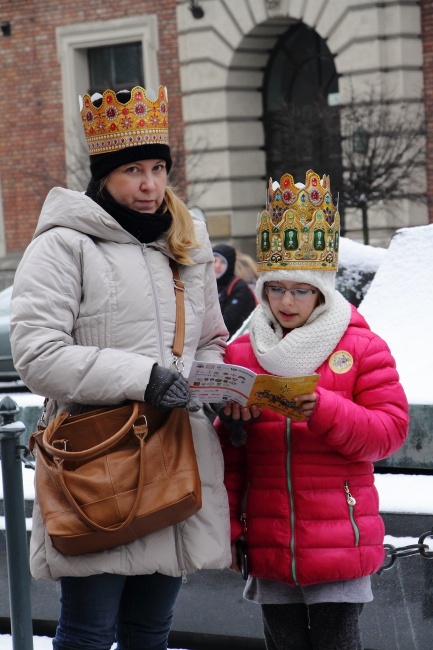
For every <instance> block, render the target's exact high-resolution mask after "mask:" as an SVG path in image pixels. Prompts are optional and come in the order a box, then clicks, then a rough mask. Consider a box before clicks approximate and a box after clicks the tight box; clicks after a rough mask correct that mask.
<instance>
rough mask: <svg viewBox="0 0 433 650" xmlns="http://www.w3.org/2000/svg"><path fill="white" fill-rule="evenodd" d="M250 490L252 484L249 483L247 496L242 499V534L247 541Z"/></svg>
mask: <svg viewBox="0 0 433 650" xmlns="http://www.w3.org/2000/svg"><path fill="white" fill-rule="evenodd" d="M249 489H250V484H249V483H247V489H246V490H245V494H244V496H243V499H242V512H241V517H240V519H241V524H242V532H243V535H244V537H245V540H246V539H247V530H248V526H247V500H248V490H249Z"/></svg>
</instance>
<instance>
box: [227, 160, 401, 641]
mask: <svg viewBox="0 0 433 650" xmlns="http://www.w3.org/2000/svg"><path fill="white" fill-rule="evenodd" d="M324 216H325V217H326V218H325V219H324ZM319 234H320V236H319ZM338 238H339V215H338V211H337V210H335V208H334V206H333V203H332V198H331V194H330V187H329V178H327V177H323V179H320V178H319V176H318V175H317V174H315V173H314V172H312V171H309V172H307V177H306V184H305V186H304V185H303V184H296V185H295V184H294V182H293V178H292V177H291V176H290V175H289V174H285V175H284V176H283V177H282V178H281V182H280V184H279V185H278V183H277V184H276V187H275V186H273V185H271V186H270V188H269V205H268V208H267V210H265V211H264V212H263V213H262V214H261V215H260V219H259V227H258V233H257V242H258V248H257V254H258V258H257V259H258V265H259V271H260V277H259V280H258V282H257V297H258V300H259V306H258V307H257V309H256V310H255V312H254V313H253V316H252V319H251V324H250V333H249V334H245V335H243V336H241V337H239V338H237V339H236V340H234V341H233V342H232V343H231V344H230V345H229V346H228V347H227V350H226V355H225V361H226V362H227V363H229V364H238V365H243V366H246V367H248V368H250V369H251V370H253V371H254V372H256V373H258V374H265V373H268V374H272V375H280V376H282V377H296V376H306V375H311V374H314V373H317V374H318V375H319V381H318V384H317V388H316V390H315V392H314V393H312V394H308V395H295V394H290V395H288V397H289V399H290V400H295V401H296V403H297V404H298V409H299V412H300V417H303V418H304V421H297V420H295V419H292V420H289V419H287V418H286V417H284V416H283V415H280V414H278V413H276V412H274V411H271V410H265V409H263V410H260V409H259V408H258V407H257V406H253V407H252V408H251V409H248V408H243V409H241V408H240V406H239V404H234V403H231V404H228V405H227V406H226V407H225V409H224V411H223V412H222V413H221V416H220V420H217V421H216V427H217V429H218V432H219V434H220V437H221V440H222V444H223V451H224V457H225V480H226V486H227V489H228V493H229V502H230V510H231V520H232V527H231V528H232V530H231V535H232V542H233V566H232V568H234V569H235V570H236V571H239V568H240V567H239V566H238V561H237V558H236V554H235V551H236V542H237V540H241V539H243V538H245V539H246V542H247V548H248V550H247V557H248V564H249V573H250V577H249V579H248V582H247V584H246V588H245V592H244V596H245V598H247V599H248V600H251V601H253V602H256V603H259V604H260V605H261V607H262V615H263V623H264V632H265V640H266V647H267V648H268V650H290V649H293V650H295V649H296V650H360V649H361V648H362V641H361V633H360V627H359V613H360V611H361V609H362V607H363V603H365V602H368V601H370V600H372V598H373V596H372V592H371V585H370V575H371V574H373V573H375V572H376V571H377V570H378V569H379V568H380V566H381V564H382V562H383V559H384V548H383V538H384V526H383V522H382V520H381V518H380V516H379V513H378V495H377V491H376V488H375V487H374V477H373V464H372V463H373V462H374V461H376V460H379V459H381V458H385V457H387V456H390V455H391V454H392V453H394V452H395V451H396V450H397V449H398V448H399V447H400V446H401V445H402V444H403V442H404V440H405V438H406V435H407V431H408V404H407V401H406V397H405V394H404V391H403V388H402V386H401V385H400V383H399V380H398V374H397V371H396V368H395V361H394V359H393V357H392V356H391V353H390V351H389V348H388V346H387V345H386V343H385V342H384V341H383V340H382V339H380V338H379V337H378V336H377V335H376V334H374V333H373V332H372V331H371V330H370V328H369V326H368V324H367V323H366V321H365V320H364V318H363V317H362V316H361V315H360V314H359V313H358V312H357V310H356V309H355V307H353V306H351V305H350V304H349V303H348V302H347V301H346V300H345V299H344V298H343V296H342V295H341V294H339V293H338V292H337V291H336V290H335V276H336V273H335V271H336V269H337V261H338V260H337V258H338ZM323 241H326V248H325V249H324V248H323Z"/></svg>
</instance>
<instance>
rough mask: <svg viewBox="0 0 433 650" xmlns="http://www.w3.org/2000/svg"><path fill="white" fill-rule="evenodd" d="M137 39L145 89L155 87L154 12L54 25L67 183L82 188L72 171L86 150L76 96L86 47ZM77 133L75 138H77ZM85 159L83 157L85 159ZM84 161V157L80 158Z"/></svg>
mask: <svg viewBox="0 0 433 650" xmlns="http://www.w3.org/2000/svg"><path fill="white" fill-rule="evenodd" d="M134 41H135V42H137V41H140V42H141V47H142V54H143V72H144V79H145V85H146V87H147V88H154V89H155V90H156V89H157V88H158V86H159V70H158V58H157V55H158V50H159V37H158V18H157V15H156V14H146V15H140V16H132V17H131V16H130V17H127V18H118V19H114V20H105V21H98V22H90V23H88V22H86V23H75V24H72V25H63V26H61V27H57V28H56V44H57V55H58V60H59V63H60V66H61V79H62V97H63V120H64V122H63V123H64V137H65V161H66V182H67V186H68V187H70V188H73V189H80V190H82V189H84V188H83V187H82V184H83V183H82V179H80V174H78V172H77V171H76V170H77V169H78V168H80V167H81V165H77V161H80V160H82V159H83V153H84V152H86V151H87V147H86V143H85V139H84V132H83V128H82V124H81V118H80V113H79V108H78V107H79V103H78V102H79V100H78V97H79V95H83V94H84V93H85V92H87V89H88V87H89V69H88V60H87V50H88V49H89V48H91V47H99V46H104V45H105V46H107V45H120V44H122V43H131V42H134ZM77 134H78V137H77ZM86 162H87V160H86ZM83 163H84V160H83Z"/></svg>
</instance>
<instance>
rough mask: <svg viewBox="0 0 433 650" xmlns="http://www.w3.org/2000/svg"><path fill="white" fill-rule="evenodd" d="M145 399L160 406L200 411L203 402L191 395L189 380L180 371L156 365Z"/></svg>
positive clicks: (151, 374) (153, 404)
mask: <svg viewBox="0 0 433 650" xmlns="http://www.w3.org/2000/svg"><path fill="white" fill-rule="evenodd" d="M144 401H145V402H148V403H149V404H152V406H158V407H160V408H169V409H173V408H187V410H188V411H198V409H199V408H200V407H201V404H200V403H199V402H197V401H195V400H193V399H192V397H191V392H190V390H189V386H188V382H187V380H186V379H185V377H183V376H182V375H181V374H180V372H175V371H173V370H169V369H168V368H163V367H162V366H158V365H154V366H153V368H152V372H151V373H150V379H149V383H148V385H147V388H146V391H145V393H144Z"/></svg>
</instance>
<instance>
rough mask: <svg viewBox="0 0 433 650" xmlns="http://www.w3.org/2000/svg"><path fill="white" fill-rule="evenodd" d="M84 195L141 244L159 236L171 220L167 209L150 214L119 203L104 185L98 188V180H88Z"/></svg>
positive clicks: (166, 228) (168, 226)
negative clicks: (159, 212)
mask: <svg viewBox="0 0 433 650" xmlns="http://www.w3.org/2000/svg"><path fill="white" fill-rule="evenodd" d="M86 195H87V196H89V197H90V198H91V199H92V200H93V201H95V203H97V204H98V205H100V206H101V208H103V209H104V210H105V211H106V212H108V214H111V216H112V217H113V218H114V219H116V221H117V223H118V224H120V225H121V226H122V228H123V229H124V230H126V231H127V232H129V233H130V234H131V235H133V236H134V237H136V238H137V239H138V241H140V242H141V243H142V244H149V243H150V242H153V241H155V240H156V239H158V238H159V237H161V235H163V234H164V233H165V232H167V230H168V229H169V228H170V226H171V222H172V221H173V217H172V216H171V214H170V212H168V211H167V212H164V213H163V214H152V213H148V212H137V211H136V210H131V209H130V208H126V207H125V206H123V205H120V203H117V201H115V200H114V199H113V197H112V196H111V194H110V193H109V192H108V190H106V189H105V187H103V188H102V189H100V182H99V181H94V180H90V182H89V185H88V187H87V190H86Z"/></svg>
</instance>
